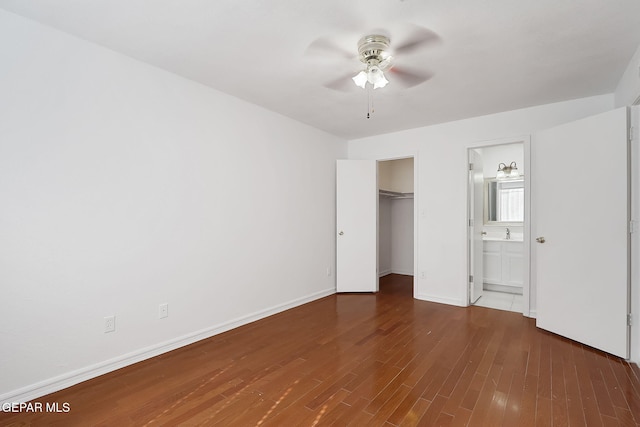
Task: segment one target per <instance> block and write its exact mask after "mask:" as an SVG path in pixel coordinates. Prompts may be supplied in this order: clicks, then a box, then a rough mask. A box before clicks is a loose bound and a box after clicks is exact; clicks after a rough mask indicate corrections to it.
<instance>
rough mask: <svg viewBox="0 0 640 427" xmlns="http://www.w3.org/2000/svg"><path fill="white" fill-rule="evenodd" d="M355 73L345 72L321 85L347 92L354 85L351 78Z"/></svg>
mask: <svg viewBox="0 0 640 427" xmlns="http://www.w3.org/2000/svg"><path fill="white" fill-rule="evenodd" d="M356 74H357V73H349V74H346V75H344V76H342V77H340V78H338V79H335V80H332V81H330V82H327V83H325V84H324V85H323V86H324V87H326V88H329V89H333V90H337V91H340V92H348V91H350V90H351V89H353V88H354V87H356V85H355V83H354V82H353V79H352V78H353V76H355V75H356Z"/></svg>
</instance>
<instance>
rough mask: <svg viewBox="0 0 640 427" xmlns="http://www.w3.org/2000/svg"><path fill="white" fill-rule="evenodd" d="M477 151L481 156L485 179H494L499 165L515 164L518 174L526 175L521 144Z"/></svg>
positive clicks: (497, 146)
mask: <svg viewBox="0 0 640 427" xmlns="http://www.w3.org/2000/svg"><path fill="white" fill-rule="evenodd" d="M477 151H479V152H480V154H481V155H482V168H483V175H484V178H485V179H487V178H495V177H496V174H497V172H498V165H499V164H500V163H504V164H506V165H507V166H509V165H510V164H511V162H516V165H517V167H518V173H519V174H520V175H526V170H525V164H524V147H523V144H521V143H520V144H504V145H496V146H493V147H486V148H479V149H478V150H477Z"/></svg>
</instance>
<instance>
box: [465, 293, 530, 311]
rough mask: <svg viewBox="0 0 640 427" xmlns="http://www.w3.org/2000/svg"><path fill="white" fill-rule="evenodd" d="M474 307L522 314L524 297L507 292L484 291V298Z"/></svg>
mask: <svg viewBox="0 0 640 427" xmlns="http://www.w3.org/2000/svg"><path fill="white" fill-rule="evenodd" d="M474 305H477V306H479V307H487V308H495V309H498V310H505V311H516V312H518V313H522V307H523V296H522V295H516V294H509V293H506V292H496V291H487V290H485V291H482V296H481V297H480V299H479V300H478V301H476V302H475V304H474Z"/></svg>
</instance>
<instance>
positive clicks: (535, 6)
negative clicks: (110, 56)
mask: <svg viewBox="0 0 640 427" xmlns="http://www.w3.org/2000/svg"><path fill="white" fill-rule="evenodd" d="M0 7H1V8H4V9H6V10H8V11H11V12H14V13H17V14H19V15H22V16H25V17H28V18H32V19H34V20H36V21H39V22H41V23H44V24H46V25H50V26H52V27H55V28H58V29H60V30H62V31H65V32H68V33H70V34H73V35H76V36H78V37H81V38H83V39H86V40H89V41H92V42H95V43H98V44H100V45H103V46H106V47H108V48H111V49H113V50H116V51H119V52H122V53H124V54H126V55H129V56H131V57H133V58H137V59H139V60H141V61H144V62H147V63H150V64H153V65H156V66H158V67H160V68H163V69H166V70H169V71H171V72H174V73H176V74H179V75H181V76H184V77H187V78H190V79H193V80H196V81H199V82H201V83H203V84H205V85H208V86H211V87H213V88H216V89H218V90H220V91H223V92H226V93H229V94H231V95H235V96H237V97H239V98H242V99H245V100H247V101H249V102H252V103H255V104H258V105H260V106H263V107H265V108H267V109H269V110H273V111H276V112H278V113H281V114H283V115H285V116H288V117H291V118H293V119H296V120H299V121H301V122H304V123H307V124H309V125H312V126H314V127H316V128H319V129H323V130H325V131H327V132H330V133H332V134H335V135H338V136H341V137H344V138H347V139H355V138H360V137H365V136H370V135H376V134H382V133H388V132H393V131H397V130H401V129H408V128H414V127H420V126H426V125H431V124H435V123H442V122H447V121H451V120H457V119H462V118H467V117H473V116H479V115H484V114H490V113H495V112H500V111H507V110H512V109H516V108H522V107H527V106H532V105H538V104H544V103H550V102H557V101H562V100H567V99H574V98H580V97H584V96H591V95H599V94H604V93H611V92H613V91H614V90H615V86H616V84H617V82H618V80H619V79H620V77H621V76H622V73H623V72H624V69H625V67H626V66H627V64H628V62H629V60H630V59H631V57H632V55H633V53H634V52H635V50H636V48H637V47H638V45H639V44H640V1H638V0H580V1H578V0H536V1H529V0H457V1H452V0H404V1H401V0H348V1H345V0H321V1H303V0H55V1H51V0H0ZM409 24H416V25H421V26H424V27H426V28H429V29H430V30H432V31H434V32H435V33H437V34H438V35H439V37H440V40H441V41H440V43H438V44H435V45H431V46H430V47H429V48H428V49H426V50H424V51H420V52H419V53H415V54H411V55H406V56H404V57H402V58H400V57H399V58H397V63H398V65H402V66H404V67H405V68H407V69H410V70H415V71H429V72H431V73H434V75H435V76H434V77H433V78H432V79H430V80H428V81H427V82H425V83H423V84H421V85H419V86H415V87H412V88H409V89H401V88H400V87H399V85H398V84H394V81H393V80H392V78H391V77H389V80H390V81H391V82H390V84H389V85H388V86H387V87H386V88H383V89H378V90H375V91H374V92H372V96H373V103H374V108H375V113H374V114H373V115H372V118H371V119H366V113H367V92H366V91H364V90H362V89H360V88H358V87H356V86H355V85H353V86H349V87H350V89H349V90H348V91H346V92H338V91H334V90H331V89H328V88H326V87H324V86H323V83H327V82H329V81H332V80H335V79H336V78H338V77H340V76H343V75H345V76H346V75H347V74H348V73H353V74H355V73H356V72H357V71H358V70H359V68H360V63H359V62H358V60H357V59H346V58H344V57H341V56H339V55H330V54H327V55H326V56H322V57H313V56H310V55H309V54H307V53H305V52H306V49H307V47H308V46H309V45H310V44H311V43H312V42H313V41H314V40H315V39H317V38H319V37H328V38H329V39H330V40H332V41H334V42H335V43H336V44H338V45H340V46H342V47H343V48H344V49H347V50H351V51H353V52H354V53H355V52H356V49H357V41H358V39H359V38H360V37H361V36H363V35H365V34H368V33H370V32H372V31H373V30H374V29H378V28H382V29H385V30H386V31H387V32H388V33H389V34H390V36H391V43H392V45H393V43H394V41H395V42H396V43H398V41H402V40H403V39H404V38H406V36H407V31H408V30H407V29H408V28H409V27H408V25H409Z"/></svg>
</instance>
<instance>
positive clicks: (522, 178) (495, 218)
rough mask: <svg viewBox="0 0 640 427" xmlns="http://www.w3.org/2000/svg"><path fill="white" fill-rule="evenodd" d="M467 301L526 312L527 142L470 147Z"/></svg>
mask: <svg viewBox="0 0 640 427" xmlns="http://www.w3.org/2000/svg"><path fill="white" fill-rule="evenodd" d="M468 157H469V161H470V168H469V169H470V172H469V173H470V181H469V190H468V196H469V197H468V199H469V218H470V219H469V245H468V248H469V256H468V259H469V300H468V301H469V304H471V305H477V306H481V307H487V308H493V309H499V310H506V311H514V312H519V313H523V314H525V315H528V303H529V301H528V271H529V268H528V265H529V262H528V249H527V246H528V245H527V239H526V237H527V235H528V233H526V232H525V231H526V229H527V228H528V227H527V226H528V215H527V214H526V210H527V208H528V202H527V199H528V196H529V195H528V185H527V164H526V161H525V142H523V141H516V142H510V143H501V144H492V145H483V146H478V147H474V148H469V150H468Z"/></svg>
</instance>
